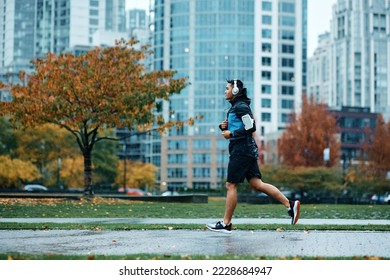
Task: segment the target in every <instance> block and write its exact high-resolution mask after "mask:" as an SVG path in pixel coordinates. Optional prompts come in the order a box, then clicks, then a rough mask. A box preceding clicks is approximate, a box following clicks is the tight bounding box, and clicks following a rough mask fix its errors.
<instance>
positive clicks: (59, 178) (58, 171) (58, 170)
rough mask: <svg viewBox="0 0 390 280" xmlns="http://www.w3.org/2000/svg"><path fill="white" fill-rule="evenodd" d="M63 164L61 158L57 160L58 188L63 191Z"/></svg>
mask: <svg viewBox="0 0 390 280" xmlns="http://www.w3.org/2000/svg"><path fill="white" fill-rule="evenodd" d="M61 163H62V159H61V157H58V158H57V188H59V189H62V188H63V187H62V185H61Z"/></svg>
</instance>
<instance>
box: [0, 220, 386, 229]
mask: <svg viewBox="0 0 390 280" xmlns="http://www.w3.org/2000/svg"><path fill="white" fill-rule="evenodd" d="M213 221H214V220H213V219H163V218H147V219H143V218H139V219H138V218H137V219H134V218H0V223H1V222H7V223H10V222H14V223H96V222H98V223H106V224H112V223H129V224H201V225H202V224H208V223H210V222H213ZM289 222H290V219H256V218H238V219H233V224H234V225H239V224H288V223H289ZM298 223H299V224H301V225H390V220H356V219H299V222H298ZM389 231H390V227H389Z"/></svg>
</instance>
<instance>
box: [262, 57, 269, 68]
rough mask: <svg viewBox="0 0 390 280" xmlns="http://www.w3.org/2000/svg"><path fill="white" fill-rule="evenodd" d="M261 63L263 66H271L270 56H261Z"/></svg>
mask: <svg viewBox="0 0 390 280" xmlns="http://www.w3.org/2000/svg"><path fill="white" fill-rule="evenodd" d="M261 64H262V65H263V66H271V58H270V57H262V58H261Z"/></svg>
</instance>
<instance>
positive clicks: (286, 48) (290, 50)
mask: <svg viewBox="0 0 390 280" xmlns="http://www.w3.org/2000/svg"><path fill="white" fill-rule="evenodd" d="M282 53H294V45H282Z"/></svg>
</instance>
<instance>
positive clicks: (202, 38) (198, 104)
mask: <svg viewBox="0 0 390 280" xmlns="http://www.w3.org/2000/svg"><path fill="white" fill-rule="evenodd" d="M151 10H153V11H154V22H153V27H154V33H153V50H154V57H153V61H152V66H153V69H154V70H163V69H164V70H167V69H174V70H177V71H178V72H177V74H176V75H177V76H178V77H183V76H184V77H187V78H188V82H189V86H188V87H186V88H185V89H184V90H183V91H182V93H181V94H180V95H176V96H173V97H172V99H171V100H170V102H169V103H165V104H164V112H165V115H166V117H169V118H173V119H177V120H186V119H188V118H189V117H195V116H199V115H202V116H203V119H202V120H200V121H197V122H196V123H195V125H194V126H192V127H183V128H182V129H180V130H171V131H170V132H169V133H168V134H167V135H164V136H163V137H162V139H161V157H160V159H161V165H160V168H161V173H160V184H161V189H162V190H164V189H165V188H170V189H185V188H190V189H218V188H220V187H222V186H223V184H222V181H223V180H225V176H226V173H225V172H226V171H225V168H226V164H227V162H228V154H227V146H228V142H227V141H226V140H225V139H224V138H222V137H221V136H220V131H219V129H218V125H219V123H220V122H221V121H222V120H224V119H225V118H226V112H227V109H228V108H229V106H230V104H229V103H228V102H227V101H225V100H224V91H225V86H226V80H227V79H240V80H242V81H243V82H244V85H245V87H246V88H247V90H248V93H249V94H248V95H249V97H250V98H251V99H252V109H253V111H254V115H255V119H256V122H257V123H258V125H257V127H258V135H257V136H258V140H259V143H260V145H261V144H262V142H264V136H265V135H266V134H267V133H271V132H274V131H278V130H281V129H283V128H284V127H285V125H286V122H287V121H288V119H289V114H290V113H291V111H292V110H299V108H300V103H301V95H302V92H303V91H304V90H305V87H306V44H307V42H306V41H307V32H306V30H307V1H306V0H298V1H295V0H273V1H265V0H262V1H260V0H256V1H255V0H240V1H238V0H231V1H208V0H196V1H189V0H164V1H163V0H156V1H154V6H153V7H152V9H151Z"/></svg>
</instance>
